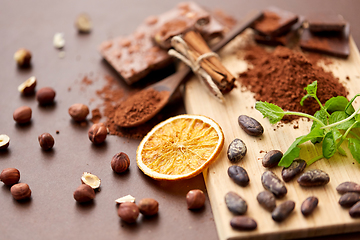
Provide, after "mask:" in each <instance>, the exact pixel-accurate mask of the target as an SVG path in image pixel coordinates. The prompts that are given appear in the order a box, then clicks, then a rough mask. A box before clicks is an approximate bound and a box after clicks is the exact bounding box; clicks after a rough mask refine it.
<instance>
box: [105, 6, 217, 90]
mask: <svg viewBox="0 0 360 240" xmlns="http://www.w3.org/2000/svg"><path fill="white" fill-rule="evenodd" d="M177 16H181V17H180V19H182V20H185V19H189V22H188V23H187V25H186V26H190V24H189V23H191V24H198V21H200V19H204V18H205V19H206V18H208V21H209V23H211V25H209V26H206V25H202V24H199V25H202V27H199V30H201V33H203V34H205V35H206V36H208V37H210V36H214V35H218V34H220V32H221V31H222V28H221V27H220V26H219V23H218V22H217V21H216V20H215V19H214V18H213V17H211V16H210V14H209V13H207V14H206V12H205V10H203V9H201V8H200V7H199V6H198V5H197V4H195V3H192V2H187V3H181V4H179V5H178V6H177V7H176V8H174V9H172V10H170V11H169V12H166V13H164V14H161V15H159V16H150V17H148V18H147V19H145V21H144V22H143V23H142V24H141V25H140V26H139V27H138V28H137V29H136V30H135V32H134V33H132V34H130V35H129V36H126V37H117V38H115V39H111V40H108V41H104V42H103V43H101V45H100V47H99V51H100V53H101V55H102V56H103V57H104V59H105V60H106V61H107V62H108V63H109V64H110V65H111V66H112V67H113V68H114V69H115V70H116V71H117V72H118V73H119V74H120V75H121V76H122V77H123V79H124V80H125V81H126V82H127V83H128V84H133V83H135V82H137V81H138V80H140V79H142V78H143V77H145V76H146V75H148V74H149V73H150V72H151V71H153V70H157V69H161V68H163V67H166V66H167V65H169V64H170V63H172V61H173V59H172V57H171V56H169V55H168V54H167V50H165V49H162V48H161V47H159V46H158V45H156V44H155V42H154V41H153V38H154V33H155V32H156V30H157V31H158V30H159V29H161V28H162V26H164V25H166V22H167V21H168V20H170V21H172V20H173V19H175V18H176V17H177ZM200 22H201V21H200ZM205 26H206V27H205ZM179 29H181V30H186V29H187V28H179ZM175 32H178V31H177V30H176V29H174V31H172V32H171V33H175ZM170 35H171V34H170V33H167V34H166V36H170ZM164 37H165V35H162V37H161V39H162V40H164V39H165V38H164ZM165 42H166V41H165ZM165 42H164V43H165Z"/></svg>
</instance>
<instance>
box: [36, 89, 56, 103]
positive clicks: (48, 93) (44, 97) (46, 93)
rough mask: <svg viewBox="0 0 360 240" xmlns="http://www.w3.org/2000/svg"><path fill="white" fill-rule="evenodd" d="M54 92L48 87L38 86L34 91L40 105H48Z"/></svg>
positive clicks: (52, 99)
mask: <svg viewBox="0 0 360 240" xmlns="http://www.w3.org/2000/svg"><path fill="white" fill-rule="evenodd" d="M55 95H56V92H55V91H54V89H52V88H50V87H43V88H40V89H39V90H38V91H37V92H36V100H37V101H38V103H39V104H40V105H49V104H53V103H54V99H55Z"/></svg>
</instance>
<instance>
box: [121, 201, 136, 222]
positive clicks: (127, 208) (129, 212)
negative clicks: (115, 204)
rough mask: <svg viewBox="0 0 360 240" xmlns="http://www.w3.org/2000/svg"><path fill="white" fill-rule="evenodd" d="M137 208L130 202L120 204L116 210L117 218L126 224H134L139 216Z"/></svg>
mask: <svg viewBox="0 0 360 240" xmlns="http://www.w3.org/2000/svg"><path fill="white" fill-rule="evenodd" d="M139 213H140V211H139V208H138V206H137V205H136V204H135V203H132V202H124V203H121V204H120V206H119V208H118V215H119V217H120V218H121V219H122V220H123V221H125V222H127V223H134V222H136V219H137V218H138V216H139Z"/></svg>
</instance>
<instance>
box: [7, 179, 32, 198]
mask: <svg viewBox="0 0 360 240" xmlns="http://www.w3.org/2000/svg"><path fill="white" fill-rule="evenodd" d="M10 192H11V194H12V196H13V198H14V199H15V200H25V199H28V198H30V197H31V190H30V187H29V185H27V184H26V183H17V184H15V185H13V186H12V187H11V188H10Z"/></svg>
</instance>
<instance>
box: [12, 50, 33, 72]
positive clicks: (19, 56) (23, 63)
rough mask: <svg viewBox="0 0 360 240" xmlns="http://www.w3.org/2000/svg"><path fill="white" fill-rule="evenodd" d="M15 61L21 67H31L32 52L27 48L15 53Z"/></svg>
mask: <svg viewBox="0 0 360 240" xmlns="http://www.w3.org/2000/svg"><path fill="white" fill-rule="evenodd" d="M14 59H15V61H16V63H17V64H18V66H19V67H29V66H30V60H31V52H30V51H29V50H27V49H25V48H20V49H19V50H17V51H16V52H15V54H14Z"/></svg>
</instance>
